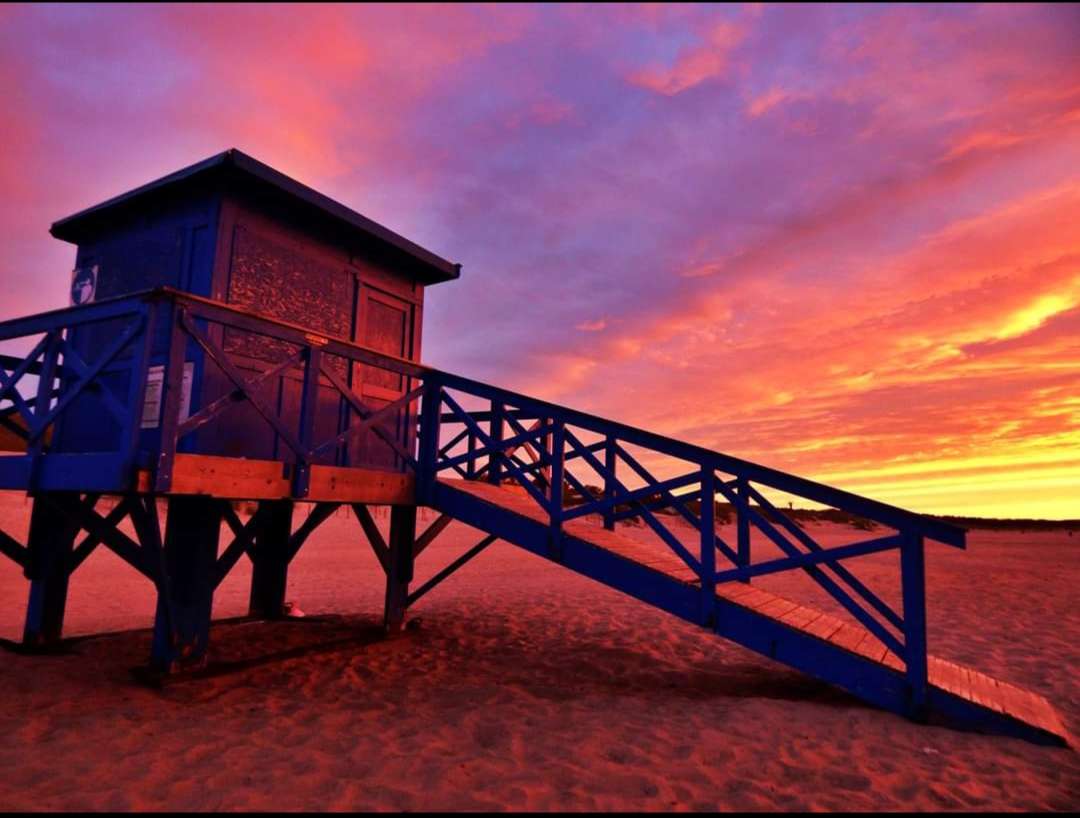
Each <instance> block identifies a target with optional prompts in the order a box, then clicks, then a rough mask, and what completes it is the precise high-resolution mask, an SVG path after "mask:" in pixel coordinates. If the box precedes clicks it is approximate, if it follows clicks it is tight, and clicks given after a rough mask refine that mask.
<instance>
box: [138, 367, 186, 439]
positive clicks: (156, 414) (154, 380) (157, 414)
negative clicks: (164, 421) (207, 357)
mask: <svg viewBox="0 0 1080 818" xmlns="http://www.w3.org/2000/svg"><path fill="white" fill-rule="evenodd" d="M194 373H195V364H194V363H192V362H191V361H187V362H185V363H184V377H183V378H182V379H181V382H180V384H181V385H180V422H181V423H183V422H184V421H185V420H187V419H188V416H189V415H190V414H191V381H192V379H193V378H194ZM164 384H165V367H164V366H152V367H150V368H149V369H148V370H147V371H146V400H145V401H144V402H143V416H142V428H143V429H156V428H157V427H158V426H160V425H161V395H162V392H163V391H164V388H163V387H164Z"/></svg>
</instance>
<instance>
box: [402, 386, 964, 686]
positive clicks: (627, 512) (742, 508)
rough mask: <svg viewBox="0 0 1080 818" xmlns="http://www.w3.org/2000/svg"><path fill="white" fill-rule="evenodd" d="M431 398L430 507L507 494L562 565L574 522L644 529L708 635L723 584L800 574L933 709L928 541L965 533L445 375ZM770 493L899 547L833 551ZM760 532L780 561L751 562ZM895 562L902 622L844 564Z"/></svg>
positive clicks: (424, 447) (423, 435)
mask: <svg viewBox="0 0 1080 818" xmlns="http://www.w3.org/2000/svg"><path fill="white" fill-rule="evenodd" d="M424 389H425V393H424V401H423V408H422V410H421V417H420V441H421V443H420V455H419V465H420V469H419V475H420V479H421V486H420V491H421V497H422V498H424V497H427V498H431V497H432V496H434V492H435V491H436V490H437V489H436V482H435V481H436V480H437V479H438V478H439V477H448V478H453V477H456V478H459V479H463V480H484V481H488V482H490V483H492V484H495V485H509V486H513V487H514V488H515V489H517V490H518V492H519V493H521V494H523V495H525V496H527V497H529V498H531V501H532V502H533V503H534V504H535V507H536V508H537V509H538V510H539V511H540V512H541V514H542V515H543V516H542V517H541V519H546V522H547V525H548V530H549V547H550V550H551V555H552V557H553V558H556V559H558V558H559V555H560V553H561V549H562V547H563V544H564V542H565V538H566V536H568V535H567V533H566V531H565V525H566V524H567V523H569V522H571V521H573V520H577V519H581V518H584V517H588V516H590V515H596V517H597V518H599V519H600V520H602V522H603V525H604V526H605V527H606V528H608V529H611V528H613V527H614V524H615V523H616V522H617V521H620V520H629V519H637V520H640V521H641V522H642V523H643V524H644V525H645V526H647V527H648V529H649V530H650V531H651V532H652V533H653V534H654V535H655V537H656V539H658V540H659V541H660V543H662V544H663V546H664V547H666V548H667V549H669V550H670V551H671V552H672V553H673V554H675V555H676V556H677V557H678V558H679V559H680V560H681V561H682V562H683V563H685V565H686V566H688V567H689V568H690V569H691V571H692V572H693V574H694V575H695V576H696V577H697V583H698V584H699V585H700V588H701V623H702V624H704V625H710V624H715V617H716V607H717V604H718V602H717V597H716V587H717V585H718V584H720V583H725V582H732V581H741V582H748V581H750V580H751V579H753V578H754V577H760V576H764V575H767V574H772V573H777V572H781V571H791V570H801V571H803V572H805V573H806V574H807V575H808V576H809V577H810V578H811V579H812V580H813V581H814V582H815V583H816V584H817V585H818V586H819V587H820V588H821V589H823V590H824V591H825V592H826V593H827V594H828V595H829V596H830V597H832V599H834V600H835V601H836V602H837V603H838V604H839V605H840V606H841V607H842V608H843V609H844V610H845V611H847V612H848V614H850V615H851V617H852V618H854V619H855V620H856V621H857V622H858V623H860V624H861V625H862V626H863V627H864V628H866V630H868V631H869V632H870V633H871V634H872V635H873V636H874V637H875V638H876V639H877V640H879V642H880V644H881V646H882V648H883V652H884V651H887V652H889V653H891V654H893V656H895V657H896V659H897V661H898V663H900V662H902V667H903V669H904V672H905V673H906V675H907V680H908V682H909V686H910V690H911V696H912V700H913V704H914V706H918V705H919V704H920V703H921V702H923V701H925V696H926V601H925V579H924V562H923V560H924V554H923V552H924V541H925V540H927V539H931V540H937V541H940V542H943V543H946V544H949V545H953V546H956V547H959V548H963V547H964V532H963V530H961V529H959V528H956V527H954V526H951V525H947V524H945V523H943V522H940V521H938V520H934V519H930V518H926V517H923V516H921V515H918V514H915V513H912V512H909V511H906V510H904V509H901V508H897V507H895V506H891V505H888V504H885V503H880V502H877V501H875V500H871V499H869V498H866V497H861V496H859V495H856V494H852V493H850V492H845V491H842V490H840V489H836V488H833V487H831V486H826V485H823V484H821V483H816V482H813V481H810V480H805V479H803V478H800V477H796V476H794V475H790V474H786V473H784V472H780V471H776V470H774V469H770V468H767V467H765V466H761V465H758V464H756V463H751V462H748V461H745V460H740V459H738V458H734V457H731V456H729V455H724V454H721V453H719V452H714V451H710V450H708V449H705V448H702V447H699V446H694V445H692V444H689V443H686V442H684V441H680V440H675V439H673V438H668V437H664V436H662V435H658V434H655V433H652V432H648V431H646V430H643V429H638V428H634V427H631V426H627V425H625V424H621V423H618V422H615V421H611V420H608V419H605V418H600V417H597V416H594V415H590V414H587V413H584V412H577V411H574V410H572V409H568V408H566V407H563V406H559V405H556V404H552V403H549V402H546V401H542V400H538V399H535V398H531V397H529V396H526V395H521V394H517V393H514V392H510V391H508V390H505V389H500V388H498V387H495V386H491V385H490V384H485V383H481V382H478V381H474V380H469V379H467V378H461V377H458V376H455V375H451V374H449V373H446V372H434V371H429V372H428V373H427V375H426V376H425V378H424ZM466 406H472V407H474V408H472V409H466V408H465V407H466ZM647 464H648V465H647ZM668 475H673V476H668ZM768 490H772V491H774V492H782V493H784V494H785V495H788V496H792V497H797V498H800V499H801V500H804V501H809V502H811V503H814V504H820V505H822V506H827V507H831V508H834V509H839V510H841V511H844V512H847V513H848V514H851V515H857V516H858V517H859V518H862V519H864V520H867V521H871V522H872V523H874V524H877V525H881V526H885V527H888V528H890V529H892V533H888V534H884V535H882V536H874V537H870V538H868V539H865V540H862V541H860V542H855V543H850V544H846V545H842V546H834V547H825V546H823V545H822V544H821V543H819V542H818V541H817V540H815V539H814V537H813V536H811V534H809V533H808V532H807V531H806V530H805V529H804V528H802V527H801V526H799V525H798V523H796V522H795V521H794V520H793V519H792V518H791V517H790V516H788V515H787V514H785V513H784V512H783V511H781V510H780V509H778V508H777V507H776V506H775V505H774V503H773V502H771V501H770V500H769V499H768V497H767V496H766V492H767V491H768ZM718 498H720V499H722V500H725V501H726V502H727V503H729V504H730V507H731V509H732V510H733V513H734V516H735V537H734V540H733V541H731V542H729V541H728V540H726V539H725V538H724V537H722V536H721V535H720V534H719V533H718V532H717V509H718V505H717V502H716V501H717V499H718ZM663 511H667V512H668V513H667V514H662V513H661V512H663ZM672 515H674V517H676V518H678V519H681V520H682V521H684V522H685V523H687V524H689V526H690V527H691V528H692V530H693V531H694V532H695V535H696V539H697V542H696V543H694V544H691V545H688V544H686V543H685V542H683V540H682V539H680V537H679V536H678V534H677V532H676V531H675V530H673V527H672V525H671V524H670V520H671V519H672ZM665 518H666V520H667V521H665ZM752 528H755V529H757V530H758V531H759V532H760V533H761V534H762V535H764V537H766V538H767V539H768V540H769V541H770V542H771V543H773V544H774V545H775V546H776V547H777V548H778V549H779V550H780V551H781V553H782V554H783V556H782V557H780V558H772V559H764V560H761V559H758V560H755V559H754V555H753V553H752V550H751V536H750V535H751V529H752ZM890 550H896V551H899V552H900V563H901V570H900V575H901V576H900V587H901V595H902V601H903V604H902V610H900V611H897V610H895V609H894V608H893V607H892V606H890V605H889V604H888V603H887V602H886V601H885V600H883V599H882V598H881V597H880V596H879V595H878V594H877V593H875V592H874V591H872V590H871V589H870V588H869V587H868V585H867V584H866V583H865V582H863V581H862V580H860V579H859V578H858V577H857V576H856V575H855V573H854V572H853V571H852V570H851V569H850V568H849V567H848V566H846V565H845V564H844V563H845V562H846V561H848V560H851V559H853V558H856V557H860V556H866V555H869V554H875V553H881V552H884V551H890ZM718 563H719V564H718Z"/></svg>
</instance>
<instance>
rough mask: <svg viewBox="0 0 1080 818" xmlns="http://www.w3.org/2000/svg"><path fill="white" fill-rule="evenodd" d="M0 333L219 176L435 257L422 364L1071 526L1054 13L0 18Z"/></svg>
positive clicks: (1068, 25) (1074, 165)
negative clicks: (294, 183)
mask: <svg viewBox="0 0 1080 818" xmlns="http://www.w3.org/2000/svg"><path fill="white" fill-rule="evenodd" d="M0 92H2V97H3V100H4V103H5V107H6V116H5V122H4V125H3V127H2V128H0V148H2V150H0V185H2V190H3V194H4V195H3V199H2V200H0V242H2V246H3V247H4V250H5V254H4V260H3V262H2V263H3V267H2V271H0V317H5V318H6V317H11V316H14V315H17V314H23V313H27V312H35V311H39V310H43V309H48V308H52V307H56V306H60V305H63V304H65V303H66V300H67V299H66V291H67V285H68V279H69V274H70V270H71V266H72V262H73V259H74V250H73V248H72V247H71V246H70V245H66V244H63V243H61V242H58V241H56V240H54V239H52V238H50V237H49V235H48V232H47V230H48V226H49V224H50V223H51V222H52V221H54V220H56V219H57V218H59V217H61V216H65V215H68V214H70V213H72V212H74V211H76V210H78V209H80V208H82V207H84V206H86V205H89V204H92V203H95V202H97V201H100V200H102V199H104V198H107V197H108V196H111V195H114V194H116V193H119V192H121V191H124V190H126V189H129V188H131V187H134V186H136V185H137V184H140V183H142V182H145V181H147V180H149V179H151V178H156V177H158V176H161V175H163V174H165V173H167V172H169V171H171V170H174V169H176V168H178V167H181V166H183V165H187V164H190V163H192V162H194V161H197V160H199V159H202V158H205V157H207V156H209V155H211V154H214V153H217V152H219V151H221V150H223V149H225V148H228V147H234V146H235V147H238V148H240V149H242V150H244V151H246V152H248V153H250V154H252V155H253V156H255V157H257V158H259V159H261V160H262V161H264V162H267V163H268V164H270V165H273V166H274V167H276V168H278V169H280V170H282V171H284V172H285V173H288V174H289V175H291V176H293V177H295V178H297V179H299V180H301V181H303V182H305V183H307V184H309V185H311V186H313V187H315V188H316V189H318V190H321V191H323V192H325V193H327V194H328V195H330V196H332V197H334V198H336V199H339V200H340V201H342V202H344V203H346V204H348V205H349V206H351V207H353V208H355V209H357V210H359V211H360V212H362V213H364V214H365V215H367V216H370V217H371V218H373V219H375V220H377V221H379V222H381V223H383V224H385V225H387V226H389V227H391V228H392V229H394V230H397V231H398V232H400V233H402V234H404V235H406V236H408V237H409V238H412V239H414V240H415V241H417V242H418V243H420V244H422V245H424V246H426V247H429V248H430V249H432V250H434V251H436V252H438V253H440V254H441V255H443V256H445V257H447V258H449V259H452V260H454V261H460V262H461V263H462V264H463V274H462V278H461V280H460V281H458V282H456V283H452V284H447V285H442V286H439V287H437V288H434V289H432V290H430V291H429V292H428V302H427V303H428V310H427V315H426V325H425V334H424V347H425V349H424V360H425V362H426V363H430V364H433V365H436V366H440V367H444V368H447V369H450V370H452V371H455V372H459V373H461V374H465V375H469V376H472V377H476V378H480V379H483V380H489V381H493V382H496V383H499V384H501V385H505V386H507V387H510V388H514V389H518V390H520V391H525V392H528V393H530V394H534V395H536V396H538V397H543V398H547V399H552V400H557V401H560V402H565V403H567V404H569V405H571V406H575V407H577V408H581V409H584V410H587V411H590V412H594V413H597V414H602V415H606V416H610V417H613V418H617V419H619V420H622V421H625V422H628V423H632V424H635V425H639V426H645V427H648V428H651V429H654V430H656V431H660V432H663V433H666V434H669V435H674V436H678V437H682V438H685V439H687V440H691V441H693V442H695V443H699V444H701V445H705V446H709V447H713V448H716V449H719V450H721V451H724V452H728V453H730V454H734V455H737V456H740V457H745V458H749V459H752V460H757V461H759V462H762V463H765V464H767V465H770V466H774V467H778V468H782V469H785V470H790V471H795V472H797V473H799V474H803V475H805V476H808V477H812V478H815V479H818V480H822V481H826V482H831V483H834V484H836V485H839V486H841V487H844V488H847V489H850V490H853V491H857V492H860V493H864V494H869V495H871V496H873V497H876V498H879V499H882V500H886V501H889V502H893V503H896V504H899V505H902V506H905V507H908V508H912V509H915V510H918V511H925V512H934V513H958V514H980V515H990V516H998V517H1002V516H1034V517H1058V518H1062V517H1080V7H1078V6H1075V5H1073V6H1063V5H1058V6H1015V7H1014V6H997V5H995V6H985V7H984V6H962V7H930V6H902V7H859V6H837V7H814V6H809V7H807V6H790V7H770V6H759V5H752V6H725V7H708V6H693V7H688V8H683V7H671V6H663V7H660V6H655V7H654V6H634V7H618V6H614V7H612V6H604V7H595V8H585V7H574V6H558V7H530V6H505V7H491V8H489V7H464V8H456V7H417V8H410V7H404V6H393V7H318V6H310V5H308V6H303V7H283V6H273V7H265V8H253V7H228V6H225V7H206V6H199V7H194V6H192V7H138V8H131V7H95V6H85V7H69V6H57V7H17V6H16V7H12V6H4V7H0Z"/></svg>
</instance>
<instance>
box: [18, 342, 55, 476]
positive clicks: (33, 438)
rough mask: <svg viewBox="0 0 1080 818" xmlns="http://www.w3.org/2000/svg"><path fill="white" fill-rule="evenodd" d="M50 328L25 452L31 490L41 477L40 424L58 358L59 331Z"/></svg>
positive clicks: (42, 434)
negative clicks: (28, 462)
mask: <svg viewBox="0 0 1080 818" xmlns="http://www.w3.org/2000/svg"><path fill="white" fill-rule="evenodd" d="M61 331H62V330H59V329H55V330H52V331H51V332H50V333H49V334H48V336H47V341H46V343H45V353H44V355H43V356H42V358H41V370H40V372H39V373H38V388H37V396H36V397H35V398H34V427H33V428H32V429H31V430H30V445H29V446H28V447H27V450H26V453H27V454H28V455H29V456H30V478H29V480H28V481H27V484H28V485H27V488H28V489H29V490H31V491H33V490H34V489H36V488H37V487H38V480H39V479H40V477H41V455H42V454H43V453H44V452H45V437H46V429H45V428H44V427H43V425H42V421H44V420H45V419H46V418H47V417H48V415H49V405H50V404H51V403H52V391H53V384H54V382H55V381H56V370H57V367H58V366H59V358H60V333H61Z"/></svg>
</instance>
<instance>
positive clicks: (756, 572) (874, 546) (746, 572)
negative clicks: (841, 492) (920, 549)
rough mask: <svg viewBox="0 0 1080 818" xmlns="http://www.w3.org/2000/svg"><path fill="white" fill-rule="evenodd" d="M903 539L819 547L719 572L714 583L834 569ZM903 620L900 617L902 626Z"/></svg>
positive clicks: (895, 537)
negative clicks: (800, 570) (813, 568)
mask: <svg viewBox="0 0 1080 818" xmlns="http://www.w3.org/2000/svg"><path fill="white" fill-rule="evenodd" d="M902 543H903V538H902V537H901V536H900V535H898V534H892V535H889V536H888V537H877V538H875V539H873V540H866V541H864V542H858V543H851V544H849V545H840V546H836V547H835V548H827V549H826V548H821V549H818V550H817V551H813V552H811V553H809V554H798V555H796V556H792V557H782V558H780V559H775V560H769V561H768V562H759V563H758V564H757V565H749V566H747V567H745V568H733V569H730V570H727V571H721V572H719V573H718V574H717V575H716V581H717V582H731V581H733V580H741V579H749V578H750V577H760V576H765V575H766V574H778V573H780V572H782V571H790V570H791V569H793V568H806V567H808V566H811V565H828V566H829V567H830V568H835V567H836V565H837V563H838V562H839V560H846V559H851V558H853V557H864V556H866V555H867V554H877V553H880V552H881V551H891V550H893V549H898V548H900V546H901V544H902ZM902 624H903V620H901V625H902Z"/></svg>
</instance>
